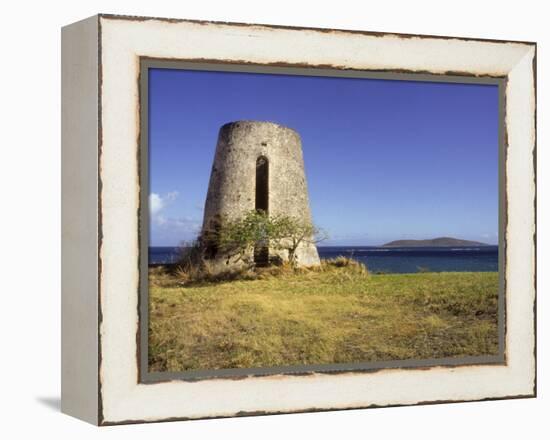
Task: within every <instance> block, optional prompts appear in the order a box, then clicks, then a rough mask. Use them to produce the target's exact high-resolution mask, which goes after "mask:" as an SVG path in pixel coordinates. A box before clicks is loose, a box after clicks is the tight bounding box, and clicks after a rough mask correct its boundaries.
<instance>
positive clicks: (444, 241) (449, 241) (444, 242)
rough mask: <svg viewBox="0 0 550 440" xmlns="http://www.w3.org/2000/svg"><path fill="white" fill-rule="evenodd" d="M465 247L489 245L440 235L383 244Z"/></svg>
mask: <svg viewBox="0 0 550 440" xmlns="http://www.w3.org/2000/svg"><path fill="white" fill-rule="evenodd" d="M448 246H453V247H465V246H489V245H488V244H487V243H481V242H479V241H469V240H459V239H458V238H451V237H439V238H432V239H430V240H395V241H390V242H389V243H386V244H384V245H382V247H448Z"/></svg>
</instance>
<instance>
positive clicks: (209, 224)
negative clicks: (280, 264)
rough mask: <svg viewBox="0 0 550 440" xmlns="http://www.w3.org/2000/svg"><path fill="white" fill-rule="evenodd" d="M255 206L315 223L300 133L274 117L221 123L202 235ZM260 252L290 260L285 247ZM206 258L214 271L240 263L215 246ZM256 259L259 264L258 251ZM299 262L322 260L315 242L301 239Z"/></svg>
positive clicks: (298, 253)
mask: <svg viewBox="0 0 550 440" xmlns="http://www.w3.org/2000/svg"><path fill="white" fill-rule="evenodd" d="M254 209H262V210H264V211H266V212H268V213H269V215H270V216H277V215H286V216H290V217H293V218H297V219H299V220H300V221H302V222H308V223H311V212H310V208H309V198H308V192H307V184H306V178H305V172H304V160H303V156H302V144H301V140H300V136H299V134H298V133H297V132H296V131H294V130H292V129H290V128H288V127H284V126H282V125H278V124H275V123H272V122H263V121H237V122H231V123H228V124H225V125H223V126H222V127H221V128H220V131H219V135H218V143H217V146H216V153H215V157H214V163H213V165H212V172H211V174H210V183H209V186H208V194H207V197H206V204H205V210H204V220H203V227H202V228H203V229H202V231H203V236H204V234H205V232H206V231H211V230H212V229H213V228H215V225H216V224H217V222H218V221H219V219H220V218H228V219H235V218H239V217H242V216H243V215H244V214H246V213H248V212H250V211H252V210H254ZM261 253H263V255H262V256H261V258H263V259H267V258H271V257H275V256H277V257H279V258H281V259H282V260H283V261H285V260H288V253H287V251H281V250H275V249H267V248H264V249H263V252H261ZM266 254H269V256H268V255H266ZM207 258H208V259H209V260H210V262H211V264H212V266H213V267H214V268H215V269H216V270H224V269H228V268H229V267H230V266H234V265H237V264H238V263H236V262H232V261H230V259H228V258H227V256H226V255H221V252H219V251H218V250H217V249H210V250H207ZM254 259H255V260H256V262H257V263H258V255H257V252H255V253H254ZM296 262H297V264H298V265H299V266H315V265H319V264H320V261H319V254H318V253H317V248H316V246H315V244H313V243H312V242H311V241H308V242H304V243H302V244H301V245H300V246H299V247H298V249H297V251H296ZM228 266H229V267H228Z"/></svg>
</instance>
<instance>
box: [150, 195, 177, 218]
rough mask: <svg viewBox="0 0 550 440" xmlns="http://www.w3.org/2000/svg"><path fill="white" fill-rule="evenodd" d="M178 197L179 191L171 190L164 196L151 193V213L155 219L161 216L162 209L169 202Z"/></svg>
mask: <svg viewBox="0 0 550 440" xmlns="http://www.w3.org/2000/svg"><path fill="white" fill-rule="evenodd" d="M177 197H178V192H177V191H171V192H169V193H167V194H166V195H164V196H161V195H160V194H157V193H151V194H150V195H149V213H150V215H151V217H152V219H153V220H155V219H156V218H159V217H161V216H160V211H162V210H163V209H164V208H165V207H166V206H167V205H168V204H169V203H171V202H173V201H174V200H176V199H177Z"/></svg>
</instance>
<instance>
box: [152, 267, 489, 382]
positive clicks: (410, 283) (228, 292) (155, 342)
mask: <svg viewBox="0 0 550 440" xmlns="http://www.w3.org/2000/svg"><path fill="white" fill-rule="evenodd" d="M149 279H150V291H149V301H150V304H149V307H150V309H149V310H150V313H149V316H150V324H149V364H150V369H151V371H183V370H189V369H217V368H247V367H268V366H285V365H299V364H324V363H342V362H358V361H375V360H393V359H422V358H438V357H448V356H467V355H486V354H497V353H498V330H497V296H498V274H497V273H496V272H494V273H493V272H487V273H464V272H463V273H418V274H391V275H390V274H388V275H371V274H368V275H367V274H366V271H364V269H362V268H361V267H359V266H356V265H351V266H345V267H335V266H333V265H330V266H329V265H327V264H325V265H324V268H323V270H317V271H302V272H297V273H295V272H294V271H292V270H286V271H281V272H280V273H277V274H272V273H271V272H269V271H267V272H266V273H264V274H261V275H260V276H259V277H257V279H252V280H234V281H227V282H216V283H209V282H203V283H195V284H191V285H185V284H182V283H181V280H180V279H179V278H178V277H177V276H174V275H170V274H168V273H167V272H166V271H164V270H163V269H162V268H156V269H151V270H150V274H149Z"/></svg>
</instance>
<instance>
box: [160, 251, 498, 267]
mask: <svg viewBox="0 0 550 440" xmlns="http://www.w3.org/2000/svg"><path fill="white" fill-rule="evenodd" d="M317 249H318V251H319V256H320V257H321V258H322V259H329V258H336V257H338V256H344V257H350V258H354V259H355V260H357V261H360V262H362V263H364V264H366V266H367V268H368V270H369V271H370V272H372V273H377V272H380V273H416V272H422V271H429V272H497V271H498V246H479V247H478V246H473V247H398V248H385V247H376V246H319V247H318V248H317ZM177 256H178V248H177V247H165V246H164V247H159V246H153V247H150V248H149V264H167V263H174V262H175V261H176V260H177Z"/></svg>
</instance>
